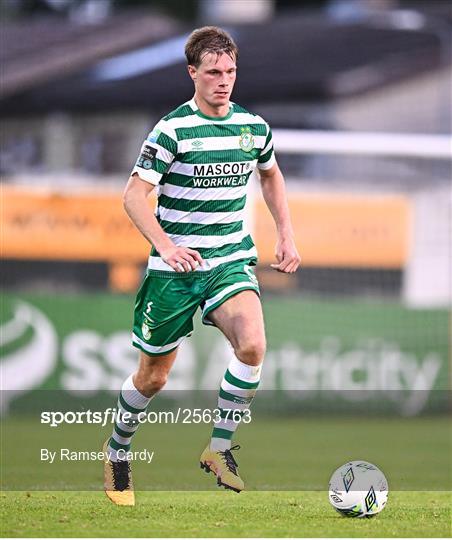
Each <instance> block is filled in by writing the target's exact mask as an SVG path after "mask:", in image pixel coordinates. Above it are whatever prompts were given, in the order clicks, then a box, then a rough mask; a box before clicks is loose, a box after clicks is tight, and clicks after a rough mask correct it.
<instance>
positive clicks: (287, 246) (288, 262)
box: [270, 237, 301, 274]
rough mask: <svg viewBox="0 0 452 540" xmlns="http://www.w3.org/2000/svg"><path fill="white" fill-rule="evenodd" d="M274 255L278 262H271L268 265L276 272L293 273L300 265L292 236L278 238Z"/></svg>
mask: <svg viewBox="0 0 452 540" xmlns="http://www.w3.org/2000/svg"><path fill="white" fill-rule="evenodd" d="M275 255H276V260H277V261H278V264H271V265H270V266H271V267H272V268H274V269H275V270H277V271H278V272H283V273H285V274H293V273H294V272H296V271H297V268H298V267H299V266H300V261H301V258H300V255H299V254H298V251H297V248H296V246H295V242H294V240H293V238H292V237H284V238H279V239H278V242H277V243H276V250H275Z"/></svg>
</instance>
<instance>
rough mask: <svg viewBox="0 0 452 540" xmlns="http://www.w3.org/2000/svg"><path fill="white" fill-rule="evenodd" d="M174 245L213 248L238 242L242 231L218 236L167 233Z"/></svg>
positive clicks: (240, 239)
mask: <svg viewBox="0 0 452 540" xmlns="http://www.w3.org/2000/svg"><path fill="white" fill-rule="evenodd" d="M168 236H169V238H171V240H172V241H173V242H174V243H175V244H176V246H182V247H190V248H193V249H196V248H215V247H218V246H224V245H225V244H239V243H240V242H241V241H242V240H243V236H244V235H243V231H238V232H236V233H232V234H224V235H219V236H202V235H200V234H168ZM245 236H247V235H245Z"/></svg>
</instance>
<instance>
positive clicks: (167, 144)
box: [156, 132, 177, 156]
mask: <svg viewBox="0 0 452 540" xmlns="http://www.w3.org/2000/svg"><path fill="white" fill-rule="evenodd" d="M156 144H158V145H160V146H163V148H165V149H166V150H168V152H171V154H173V156H175V155H176V154H177V141H175V140H174V139H173V138H171V137H169V136H168V135H167V134H166V133H163V132H161V133H160V135H159V136H158V137H157V140H156Z"/></svg>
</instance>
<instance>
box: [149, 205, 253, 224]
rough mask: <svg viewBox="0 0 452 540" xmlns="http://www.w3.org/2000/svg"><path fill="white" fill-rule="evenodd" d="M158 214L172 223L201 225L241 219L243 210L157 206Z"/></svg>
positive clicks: (232, 221)
mask: <svg viewBox="0 0 452 540" xmlns="http://www.w3.org/2000/svg"><path fill="white" fill-rule="evenodd" d="M159 215H160V217H161V219H163V220H165V221H172V222H173V223H201V224H203V225H215V224H217V223H219V224H221V223H234V221H242V219H243V210H238V211H237V212H182V211H181V210H173V209H170V208H165V207H164V206H160V207H159Z"/></svg>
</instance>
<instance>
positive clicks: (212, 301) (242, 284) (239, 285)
mask: <svg viewBox="0 0 452 540" xmlns="http://www.w3.org/2000/svg"><path fill="white" fill-rule="evenodd" d="M244 287H247V288H250V289H251V288H253V289H256V287H255V286H254V285H253V284H252V283H251V282H250V281H239V282H238V283H233V284H232V285H229V287H226V289H223V290H222V291H220V292H219V293H218V294H216V295H215V296H213V297H212V298H209V299H208V300H207V301H206V303H205V305H204V309H203V312H202V314H203V316H204V312H205V311H206V310H207V309H209V308H210V307H212V306H213V305H214V304H216V303H217V302H219V301H220V300H221V299H222V298H224V297H225V296H226V295H227V294H229V293H230V292H232V291H236V290H237V289H242V288H244ZM225 390H226V388H225Z"/></svg>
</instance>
